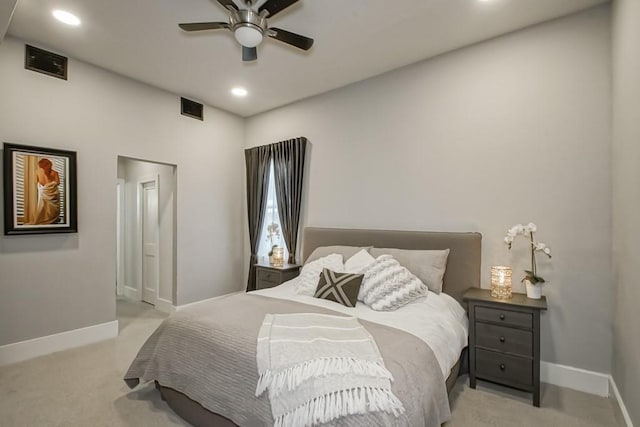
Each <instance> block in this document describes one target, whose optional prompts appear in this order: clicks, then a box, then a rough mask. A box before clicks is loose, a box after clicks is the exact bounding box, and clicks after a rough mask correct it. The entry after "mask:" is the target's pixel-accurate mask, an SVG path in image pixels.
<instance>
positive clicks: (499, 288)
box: [491, 265, 513, 299]
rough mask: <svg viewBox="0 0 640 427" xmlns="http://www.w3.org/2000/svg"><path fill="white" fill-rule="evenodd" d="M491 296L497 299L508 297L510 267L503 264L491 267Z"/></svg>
mask: <svg viewBox="0 0 640 427" xmlns="http://www.w3.org/2000/svg"><path fill="white" fill-rule="evenodd" d="M491 296H492V297H494V298H498V299H510V298H512V297H513V295H512V293H511V268H510V267H504V266H500V265H499V266H493V267H491Z"/></svg>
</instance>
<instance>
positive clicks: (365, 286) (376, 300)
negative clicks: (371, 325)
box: [358, 255, 428, 311]
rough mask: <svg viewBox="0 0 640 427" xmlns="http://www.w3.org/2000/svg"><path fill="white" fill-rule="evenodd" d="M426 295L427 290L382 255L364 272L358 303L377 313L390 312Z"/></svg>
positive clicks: (413, 276) (395, 263)
mask: <svg viewBox="0 0 640 427" xmlns="http://www.w3.org/2000/svg"><path fill="white" fill-rule="evenodd" d="M427 292H428V289H427V286H426V285H425V284H424V283H422V281H421V280H420V279H419V278H417V277H416V276H415V275H413V274H412V273H411V272H410V271H409V270H407V269H406V268H405V267H403V266H402V265H400V263H399V262H398V261H397V260H396V259H394V258H393V257H392V256H391V255H381V256H379V257H378V258H376V260H375V262H374V263H373V264H370V265H369V267H367V269H366V271H365V272H364V279H363V280H362V286H361V287H360V292H359V293H358V299H359V300H361V301H362V302H364V303H365V304H367V305H368V306H369V307H371V308H372V309H374V310H377V311H391V310H396V309H398V308H400V307H402V306H403V305H406V304H409V303H410V302H412V301H415V300H416V299H418V298H421V297H424V296H426V295H427Z"/></svg>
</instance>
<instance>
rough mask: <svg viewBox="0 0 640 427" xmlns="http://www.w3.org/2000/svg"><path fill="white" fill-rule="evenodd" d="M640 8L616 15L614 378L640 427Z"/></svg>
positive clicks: (629, 3) (628, 0) (626, 5)
mask: <svg viewBox="0 0 640 427" xmlns="http://www.w3.org/2000/svg"><path fill="white" fill-rule="evenodd" d="M639 76H640V2H639V1H637V0H616V1H615V2H614V15H613V162H612V166H613V167H612V171H613V265H614V278H615V282H616V304H615V309H614V323H613V325H614V327H613V378H614V379H615V381H616V384H617V386H618V389H619V390H620V393H621V394H622V397H623V400H624V402H625V404H626V407H627V409H628V411H629V415H630V417H631V419H632V420H633V421H634V423H635V425H638V424H640V393H638V390H640V340H638V326H640V310H638V301H640V286H639V284H638V265H640V240H638V236H640V221H639V219H638V212H639V211H640V188H639V186H638V183H640V77H639Z"/></svg>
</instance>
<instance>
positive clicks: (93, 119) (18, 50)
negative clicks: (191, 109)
mask: <svg viewBox="0 0 640 427" xmlns="http://www.w3.org/2000/svg"><path fill="white" fill-rule="evenodd" d="M43 47H45V48H46V46H43ZM61 53H63V54H64V52H61ZM0 94H1V95H0V140H2V141H7V142H12V143H22V144H31V145H39V146H44V147H53V148H65V149H70V150H75V151H77V152H78V228H79V232H78V233H77V234H68V235H40V236H10V237H7V236H2V237H0V293H1V295H0V345H3V344H7V343H12V342H17V341H21V340H26V339H30V338H35V337H40V336H43V335H49V334H53V333H57V332H62V331H66V330H71V329H76V328H80V327H84V326H89V325H93V324H98V323H103V322H108V321H112V320H114V319H115V241H116V226H115V221H116V215H115V210H116V190H115V188H116V187H115V181H116V173H117V156H118V155H122V156H127V157H132V158H139V159H148V160H153V161H156V162H162V163H169V164H175V165H177V171H178V176H177V186H178V189H177V194H178V196H179V197H178V200H177V235H178V238H177V247H176V250H177V292H178V294H177V301H176V302H177V304H185V303H189V302H192V301H197V300H200V299H203V298H209V297H213V296H216V295H221V294H224V293H228V292H230V291H235V290H238V289H241V288H242V282H243V278H242V274H241V272H242V264H243V259H242V258H243V240H242V239H243V226H244V225H243V222H242V221H243V218H244V217H245V212H244V210H243V209H242V203H243V202H242V196H241V194H242V191H243V184H242V182H243V176H244V171H243V168H242V164H243V157H242V146H243V121H242V119H240V118H238V117H236V116H234V115H232V114H228V113H225V112H222V111H220V110H217V109H214V108H209V107H205V111H204V113H205V121H204V122H200V121H198V120H193V119H191V118H188V117H185V116H181V115H180V114H179V111H180V110H179V108H180V104H179V102H180V98H179V96H177V95H173V94H169V93H166V92H163V91H160V90H157V89H155V88H152V87H150V86H146V85H144V84H140V83H138V82H135V81H132V80H129V79H126V78H124V77H120V76H117V75H114V74H112V73H109V72H106V71H104V70H101V69H99V68H96V67H93V66H91V65H87V64H85V63H82V62H79V61H75V60H73V59H70V61H69V80H68V81H63V80H59V79H55V78H52V77H48V76H46V75H43V74H39V73H35V72H32V71H27V70H25V69H24V44H23V42H21V41H19V40H15V39H12V38H6V39H5V40H4V41H3V42H2V44H0Z"/></svg>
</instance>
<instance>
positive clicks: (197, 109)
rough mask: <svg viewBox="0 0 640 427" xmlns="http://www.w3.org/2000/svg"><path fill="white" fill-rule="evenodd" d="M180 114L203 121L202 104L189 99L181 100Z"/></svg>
mask: <svg viewBox="0 0 640 427" xmlns="http://www.w3.org/2000/svg"><path fill="white" fill-rule="evenodd" d="M180 104H181V108H180V112H181V113H182V115H183V116H188V117H191V118H194V119H198V120H203V111H202V104H200V103H198V102H195V101H192V100H190V99H187V98H180Z"/></svg>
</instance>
